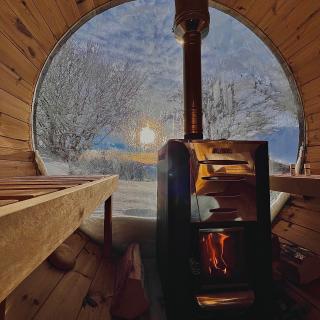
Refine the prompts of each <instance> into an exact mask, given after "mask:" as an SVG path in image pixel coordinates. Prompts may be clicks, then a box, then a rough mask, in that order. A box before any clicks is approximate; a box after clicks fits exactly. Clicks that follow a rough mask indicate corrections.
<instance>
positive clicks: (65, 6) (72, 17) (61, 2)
mask: <svg viewBox="0 0 320 320" xmlns="http://www.w3.org/2000/svg"><path fill="white" fill-rule="evenodd" d="M56 3H57V5H58V7H59V9H60V11H61V13H62V15H63V17H64V19H65V21H66V23H67V25H68V26H69V27H71V26H72V25H73V24H74V23H75V22H76V21H77V20H78V19H79V18H80V13H79V10H78V7H77V5H76V3H75V2H74V1H71V0H56Z"/></svg>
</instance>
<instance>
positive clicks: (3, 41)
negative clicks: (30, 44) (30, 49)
mask: <svg viewBox="0 0 320 320" xmlns="http://www.w3.org/2000/svg"><path fill="white" fill-rule="evenodd" d="M0 60H1V62H2V63H3V64H4V65H5V66H6V67H8V68H9V69H10V70H11V71H12V72H14V73H15V74H16V75H17V77H18V78H23V79H24V80H25V81H26V82H28V83H29V84H31V85H34V84H35V82H36V79H37V75H38V71H39V70H38V69H37V68H36V67H35V66H34V65H33V64H32V63H31V62H30V60H28V59H27V58H26V56H25V55H24V54H23V53H22V52H21V51H20V50H19V49H18V48H17V47H16V46H15V45H14V44H13V43H12V42H11V41H10V40H9V39H8V38H7V37H6V36H5V35H4V34H3V33H2V32H0Z"/></svg>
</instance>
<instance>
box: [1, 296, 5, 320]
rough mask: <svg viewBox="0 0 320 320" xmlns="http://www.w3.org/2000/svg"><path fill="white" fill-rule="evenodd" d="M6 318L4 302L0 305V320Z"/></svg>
mask: <svg viewBox="0 0 320 320" xmlns="http://www.w3.org/2000/svg"><path fill="white" fill-rule="evenodd" d="M5 318H6V300H3V301H2V302H1V303H0V320H5Z"/></svg>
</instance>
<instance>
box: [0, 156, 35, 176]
mask: <svg viewBox="0 0 320 320" xmlns="http://www.w3.org/2000/svg"><path fill="white" fill-rule="evenodd" d="M25 174H27V175H30V176H32V175H36V169H35V166H34V163H33V162H31V161H30V162H26V161H13V160H0V176H1V177H11V176H15V175H25Z"/></svg>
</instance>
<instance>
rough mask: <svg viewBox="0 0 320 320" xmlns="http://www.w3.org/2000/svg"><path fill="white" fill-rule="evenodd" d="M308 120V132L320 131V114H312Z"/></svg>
mask: <svg viewBox="0 0 320 320" xmlns="http://www.w3.org/2000/svg"><path fill="white" fill-rule="evenodd" d="M319 70H320V69H319ZM306 120H307V123H308V131H309V130H317V129H320V128H319V120H320V113H314V114H311V115H309V116H307V118H306Z"/></svg>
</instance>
